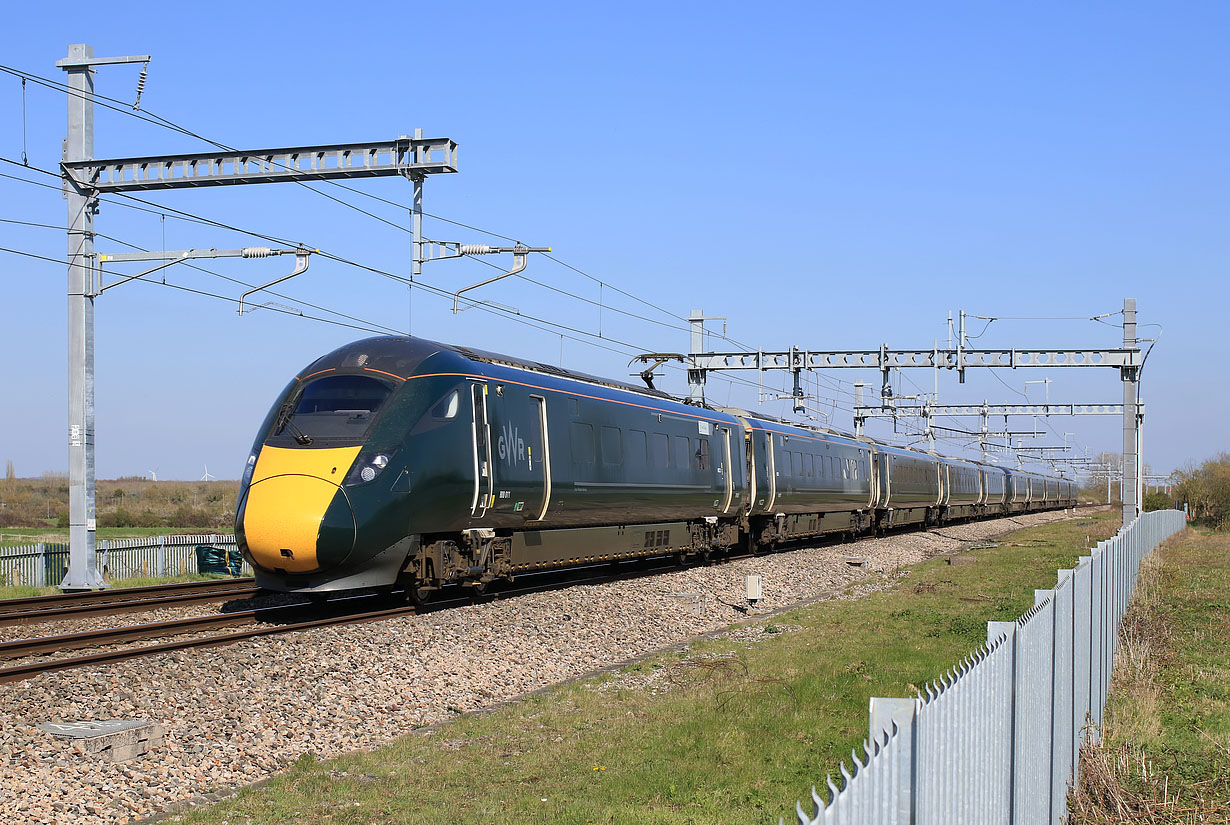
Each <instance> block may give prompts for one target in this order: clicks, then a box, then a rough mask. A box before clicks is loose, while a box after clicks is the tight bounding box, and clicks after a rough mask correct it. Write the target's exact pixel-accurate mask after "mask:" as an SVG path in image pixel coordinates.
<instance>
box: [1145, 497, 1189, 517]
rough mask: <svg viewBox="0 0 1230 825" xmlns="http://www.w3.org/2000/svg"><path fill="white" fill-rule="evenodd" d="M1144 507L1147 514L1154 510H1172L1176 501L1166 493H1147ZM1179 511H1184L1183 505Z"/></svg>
mask: <svg viewBox="0 0 1230 825" xmlns="http://www.w3.org/2000/svg"><path fill="white" fill-rule="evenodd" d="M1143 506H1144V511H1145V512H1146V513H1148V512H1152V511H1153V510H1170V509H1172V508H1173V507H1174V499H1173V498H1171V497H1170V496H1169V495H1168V494H1166V493H1146V494H1145V500H1144V502H1143ZM1179 509H1182V505H1180V507H1179Z"/></svg>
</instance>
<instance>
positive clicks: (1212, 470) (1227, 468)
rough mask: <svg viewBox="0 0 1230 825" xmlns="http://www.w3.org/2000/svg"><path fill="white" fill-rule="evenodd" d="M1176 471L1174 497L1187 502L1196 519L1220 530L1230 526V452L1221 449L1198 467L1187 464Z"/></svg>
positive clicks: (1181, 502) (1191, 513)
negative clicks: (1176, 480)
mask: <svg viewBox="0 0 1230 825" xmlns="http://www.w3.org/2000/svg"><path fill="white" fill-rule="evenodd" d="M1175 475H1176V476H1178V479H1179V483H1178V485H1177V486H1176V487H1175V497H1176V498H1177V499H1178V500H1179V502H1180V504H1186V505H1187V506H1188V511H1189V513H1190V515H1191V517H1192V518H1193V519H1194V520H1196V521H1201V522H1204V523H1205V524H1211V525H1212V526H1213V527H1216V528H1217V529H1219V530H1225V529H1227V528H1230V453H1218V454H1217V455H1216V456H1214V457H1213V458H1210V459H1209V460H1208V461H1206V462H1204V463H1203V464H1201V465H1200V466H1199V467H1196V466H1194V465H1188V466H1187V467H1185V468H1184V469H1182V470H1179V471H1178V472H1177V473H1175Z"/></svg>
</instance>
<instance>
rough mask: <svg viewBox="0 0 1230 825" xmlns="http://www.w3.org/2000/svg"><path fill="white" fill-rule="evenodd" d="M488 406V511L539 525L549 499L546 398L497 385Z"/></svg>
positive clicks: (510, 386)
mask: <svg viewBox="0 0 1230 825" xmlns="http://www.w3.org/2000/svg"><path fill="white" fill-rule="evenodd" d="M488 401H489V409H488V418H489V420H490V426H491V440H490V444H489V445H488V449H489V450H490V452H491V455H492V459H493V461H494V464H495V466H496V468H497V472H496V474H495V479H494V482H493V486H492V504H491V507H492V509H493V510H494V511H495V513H497V514H499V515H501V516H515V517H516V518H518V519H522V520H524V521H541V520H542V519H543V518H545V517H546V512H547V505H548V503H549V502H550V495H551V493H550V466H549V462H550V455H549V449H550V448H549V446H548V443H549V442H548V439H547V399H546V397H545V396H543V395H536V394H532V393H529V392H527V391H526V389H525V388H523V387H519V386H516V385H503V384H499V383H498V382H497V383H495V384H494V396H492V395H489V396H488ZM500 521H501V523H507V519H506V518H503V519H500Z"/></svg>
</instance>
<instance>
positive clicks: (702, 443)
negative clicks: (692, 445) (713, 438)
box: [696, 438, 709, 470]
mask: <svg viewBox="0 0 1230 825" xmlns="http://www.w3.org/2000/svg"><path fill="white" fill-rule="evenodd" d="M696 443H697V448H696V469H698V470H708V469H709V439H707V438H698V439H696Z"/></svg>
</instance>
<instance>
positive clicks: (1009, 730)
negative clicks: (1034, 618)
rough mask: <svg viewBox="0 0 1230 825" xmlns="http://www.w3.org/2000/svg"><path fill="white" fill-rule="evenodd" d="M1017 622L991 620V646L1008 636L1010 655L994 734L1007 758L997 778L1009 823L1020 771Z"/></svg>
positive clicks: (999, 688) (1001, 807) (1006, 645)
mask: <svg viewBox="0 0 1230 825" xmlns="http://www.w3.org/2000/svg"><path fill="white" fill-rule="evenodd" d="M1016 630H1017V623H1016V622H987V647H990V646H991V645H993V644H994V643H995V642H996V641H997V640H998V639H999V638H1000V637H1001V636H1002V637H1004V640H1003V649H1004V651H1005V653H1006V654H1007V656H1008V664H1007V665H1006V666H1005V667H1004V674H1003V676H1002V679H1001V683H1000V684H997V685H996V686H995V689H996V692H997V694H998V695H999V696H1003V697H1004V701H1002V702H1000V703H999V708H998V711H999V712H998V713H994V717H995V722H994V723H993V727H994V728H995V730H994V732H993V734H992V735H993V736H994V737H995V741H997V742H999V743H1000V746H999V747H998V748H997V749H996V750H998V751H999V752H1000V753H1002V754H1003V755H1004V761H1003V762H1002V763H1001V765H1000V768H1001V770H1000V771H999V775H998V776H997V777H996V778H997V780H998V781H999V782H1000V783H1001V786H1000V787H1002V792H1003V798H1002V799H1000V800H999V803H1000V804H999V805H997V806H996V808H997V809H998V810H1003V811H1005V812H1006V816H1005V818H1004V820H1003V822H1004V823H1005V825H1008V823H1011V822H1012V810H1013V800H1012V794H1013V786H1014V784H1015V783H1014V782H1013V781H1012V778H1013V776H1015V771H1016V679H1017V650H1016Z"/></svg>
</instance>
